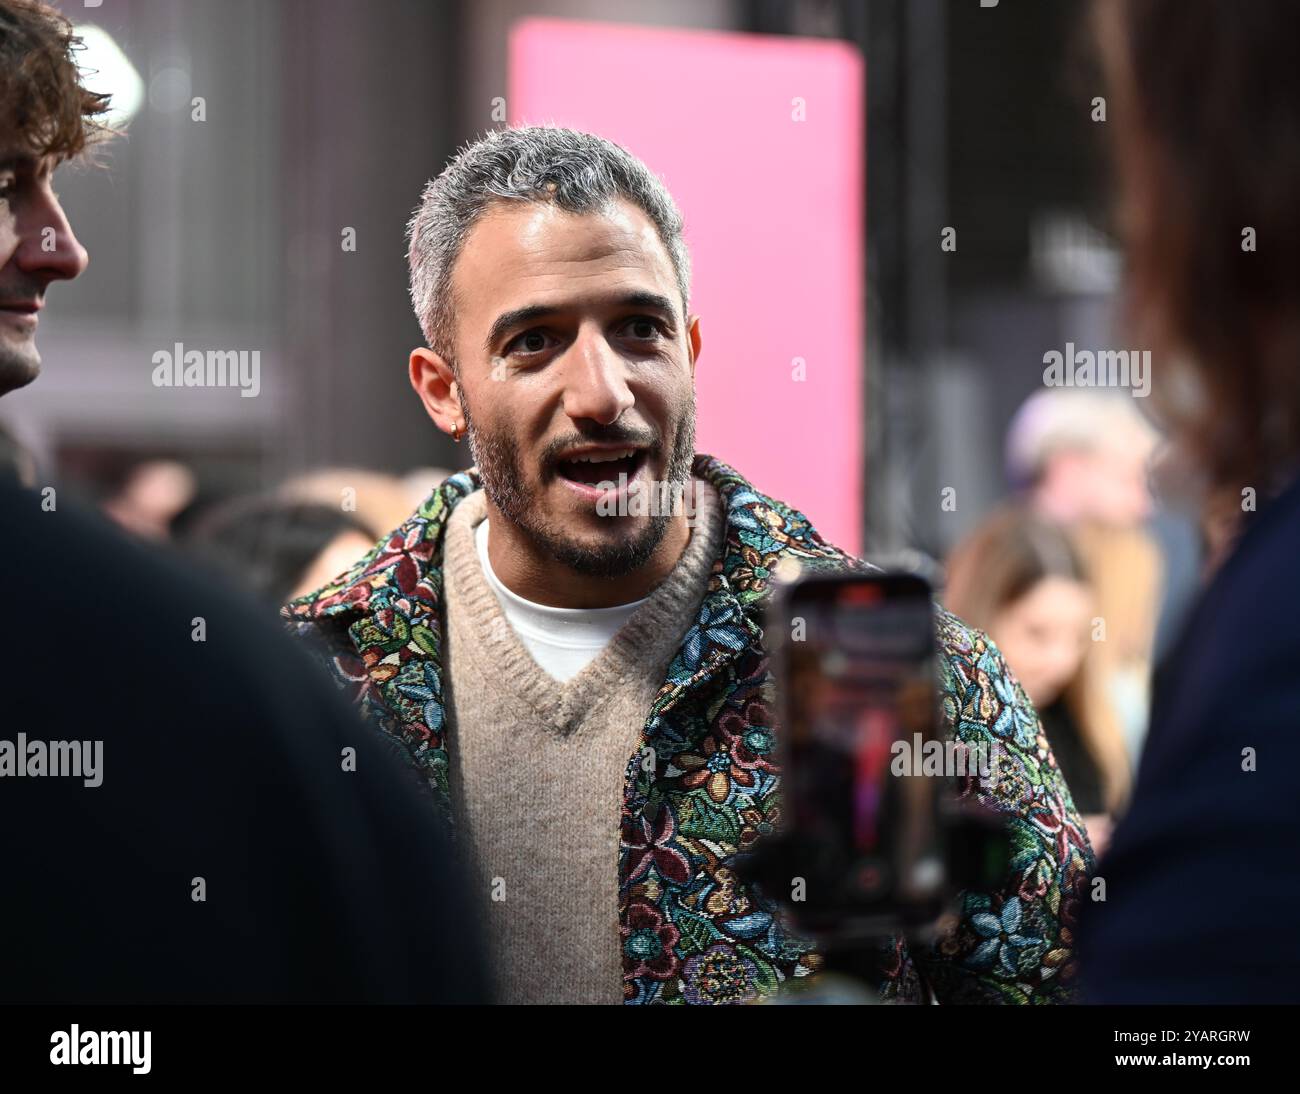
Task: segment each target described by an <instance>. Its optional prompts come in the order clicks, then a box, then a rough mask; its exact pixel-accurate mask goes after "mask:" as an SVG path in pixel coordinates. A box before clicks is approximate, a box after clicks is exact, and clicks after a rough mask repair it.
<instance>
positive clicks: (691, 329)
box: [686, 315, 704, 380]
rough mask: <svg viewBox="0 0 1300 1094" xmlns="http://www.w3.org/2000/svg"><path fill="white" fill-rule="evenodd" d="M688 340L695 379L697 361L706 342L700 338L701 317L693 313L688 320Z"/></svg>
mask: <svg viewBox="0 0 1300 1094" xmlns="http://www.w3.org/2000/svg"><path fill="white" fill-rule="evenodd" d="M686 340H687V342H688V343H689V345H690V347H691V379H692V380H694V379H695V362H696V361H698V360H699V359H700V349H701V347H702V346H703V345H704V343H703V342H702V341H701V340H700V317H699V316H698V315H692V316H691V317H690V319H688V320H687V326H686Z"/></svg>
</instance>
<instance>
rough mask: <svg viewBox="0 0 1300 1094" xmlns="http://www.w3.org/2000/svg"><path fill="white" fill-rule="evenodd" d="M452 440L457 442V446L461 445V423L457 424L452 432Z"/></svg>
mask: <svg viewBox="0 0 1300 1094" xmlns="http://www.w3.org/2000/svg"><path fill="white" fill-rule="evenodd" d="M451 439H452V440H453V441H455V442H456V443H457V444H460V423H459V422H457V423H456V425H455V427H454V428H453V429H452V431H451Z"/></svg>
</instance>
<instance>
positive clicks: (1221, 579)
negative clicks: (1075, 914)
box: [1081, 480, 1300, 1003]
mask: <svg viewBox="0 0 1300 1094" xmlns="http://www.w3.org/2000/svg"><path fill="white" fill-rule="evenodd" d="M1298 560H1300V480H1297V481H1296V482H1295V483H1293V484H1292V485H1291V486H1290V487H1289V488H1288V489H1287V490H1286V491H1285V492H1284V493H1283V494H1282V495H1280V496H1279V497H1278V498H1277V499H1276V500H1275V501H1273V502H1272V503H1271V504H1270V505H1268V506H1267V507H1265V508H1264V509H1262V510H1261V511H1260V512H1259V513H1258V514H1256V515H1255V519H1254V520H1253V522H1252V523H1251V525H1250V526H1249V527H1248V528H1247V529H1246V530H1245V532H1244V533H1243V535H1242V538H1241V540H1240V542H1239V543H1238V545H1237V548H1236V550H1235V551H1234V552H1233V554H1232V555H1231V557H1229V558H1228V559H1227V561H1226V562H1225V563H1224V564H1223V566H1222V568H1221V569H1220V571H1219V572H1218V574H1217V575H1216V576H1215V578H1214V579H1213V581H1212V582H1211V584H1210V586H1209V588H1207V589H1206V591H1205V593H1204V595H1203V596H1202V597H1201V599H1200V601H1199V603H1198V604H1197V606H1196V608H1195V609H1194V610H1193V612H1192V615H1191V616H1190V618H1189V620H1188V623H1187V626H1186V628H1185V630H1184V631H1183V634H1182V638H1181V639H1180V640H1179V642H1178V644H1177V645H1176V646H1175V647H1174V649H1173V651H1172V652H1171V654H1170V657H1169V659H1168V661H1167V662H1166V663H1165V667H1164V669H1163V670H1162V672H1161V673H1160V675H1159V677H1158V678H1157V681H1156V687H1155V694H1154V700H1153V707H1152V715H1151V729H1150V732H1149V734H1148V737H1147V740H1146V744H1145V747H1144V750H1143V754H1142V759H1141V763H1140V765H1139V769H1138V777H1137V782H1136V785H1135V787H1134V792H1133V800H1132V806H1131V808H1130V809H1129V812H1128V814H1127V815H1126V816H1125V817H1124V819H1123V820H1122V821H1121V822H1120V824H1119V825H1118V827H1117V828H1116V831H1115V835H1114V838H1113V840H1112V843H1111V846H1110V848H1109V850H1108V851H1107V852H1106V855H1105V856H1104V858H1103V860H1102V862H1101V865H1100V868H1099V874H1100V877H1099V881H1102V882H1104V897H1105V899H1104V900H1097V899H1095V898H1094V899H1093V900H1090V901H1089V902H1087V904H1086V907H1085V912H1084V917H1083V923H1082V942H1081V967H1082V969H1083V974H1084V980H1085V983H1084V989H1085V997H1086V999H1087V1000H1089V1001H1095V1002H1116V1003H1120V1002H1122V1003H1227V1002H1242V1003H1244V1002H1268V1003H1281V1002H1289V1003H1295V1002H1300V932H1297V930H1296V926H1297V916H1298V915H1300V912H1298V911H1297V909H1300V786H1298V784H1297V772H1300V627H1297V625H1296V621H1297V619H1300V567H1298V565H1297V561H1298ZM1099 892H1100V890H1099Z"/></svg>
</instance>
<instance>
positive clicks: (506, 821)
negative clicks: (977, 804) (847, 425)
mask: <svg viewBox="0 0 1300 1094" xmlns="http://www.w3.org/2000/svg"><path fill="white" fill-rule="evenodd" d="M409 242H410V250H409V258H410V266H411V296H412V302H413V304H414V306H415V310H416V314H417V316H418V318H419V320H420V324H421V327H422V329H423V332H424V336H425V340H426V343H427V344H426V345H425V346H422V347H420V348H417V349H415V350H414V351H413V352H412V354H411V356H410V379H411V385H412V387H413V388H414V389H415V392H416V394H417V396H418V397H419V398H420V400H421V402H422V404H423V405H424V408H425V410H426V411H427V412H428V414H429V417H430V418H431V419H432V420H433V421H434V423H435V424H436V425H437V426H438V428H440V429H442V430H443V431H445V432H447V433H450V434H451V435H452V436H453V437H455V438H456V439H457V440H459V439H460V437H461V435H462V433H463V434H465V435H467V436H468V437H469V446H470V453H471V455H472V457H473V460H474V464H475V466H474V467H472V468H470V469H469V470H468V471H464V472H461V473H459V474H456V475H453V476H452V477H451V478H449V479H448V480H447V481H446V482H444V483H443V484H442V485H441V486H440V487H438V488H437V489H436V490H435V491H434V492H433V494H432V495H431V496H430V497H429V498H428V499H427V500H426V501H425V502H424V503H423V504H422V505H421V506H420V508H419V509H417V511H416V512H415V513H414V514H413V515H412V517H411V518H410V519H409V520H408V521H406V522H405V523H404V524H403V525H402V526H401V527H399V528H397V529H396V530H395V531H394V532H393V533H392V534H391V535H389V536H387V537H385V539H384V540H382V541H381V542H380V543H378V544H376V546H375V547H374V548H373V549H372V550H371V551H370V553H369V554H367V555H366V556H365V557H364V558H362V559H361V560H359V561H358V562H357V563H356V565H354V566H353V567H352V568H351V569H350V570H349V571H348V572H346V573H345V574H343V575H341V576H340V577H339V578H338V579H336V580H335V581H333V582H331V583H330V584H329V585H328V586H326V587H324V588H322V589H320V590H318V591H317V592H315V593H312V594H310V595H308V596H306V597H302V598H300V599H298V600H296V601H294V602H293V603H292V604H290V605H288V606H287V607H286V609H285V614H286V615H287V616H288V617H289V618H291V619H293V620H295V621H296V623H295V630H297V631H298V632H299V633H301V634H302V635H304V636H311V637H313V638H315V639H317V640H320V641H323V642H324V643H325V646H326V649H327V650H328V651H329V654H330V656H329V660H330V662H331V664H332V666H333V669H334V671H335V674H336V678H337V679H338V680H339V682H340V684H341V685H342V686H344V687H346V688H347V689H348V690H349V692H350V694H351V695H352V696H353V698H354V699H355V701H356V702H357V703H358V704H360V706H361V707H362V708H363V709H364V710H365V711H366V712H367V713H368V714H369V715H370V716H371V717H372V719H373V720H374V721H375V723H376V724H377V725H378V727H379V728H380V729H381V730H382V732H383V733H384V734H385V735H386V737H387V739H389V740H390V741H391V742H392V743H393V745H394V747H395V748H396V749H399V750H400V751H402V752H403V753H404V754H405V755H406V757H407V758H408V760H409V761H410V763H411V764H412V765H413V766H414V767H415V768H416V769H417V770H418V771H419V772H420V773H421V774H422V775H423V777H424V780H425V783H426V785H427V787H428V788H429V791H430V794H431V797H432V804H433V806H434V807H435V808H437V809H439V810H440V811H441V812H442V813H443V814H444V815H445V816H446V817H448V818H449V819H450V820H451V821H452V822H454V824H455V825H456V827H457V829H458V830H459V831H460V832H461V838H462V845H463V846H465V847H466V848H467V849H468V851H469V852H470V854H469V857H470V858H471V859H472V862H473V865H474V870H475V873H476V880H477V892H476V894H475V895H476V898H477V899H478V900H480V901H481V905H482V909H483V915H484V917H485V919H486V922H487V927H488V931H489V937H490V938H491V941H492V949H493V961H494V972H495V978H496V985H497V990H498V995H499V997H500V998H501V999H502V1000H504V1001H508V1002H575V1003H587V1002H590V1003H596V1002H600V1003H616V1002H627V1003H669V1002H685V1003H735V1002H748V1001H751V1000H756V999H761V998H763V997H767V996H771V995H772V994H774V993H775V992H777V991H778V990H779V989H780V988H781V986H782V985H783V984H785V983H787V982H790V981H793V980H795V979H797V978H801V977H805V976H807V975H808V974H810V973H812V972H813V971H814V970H815V969H816V968H817V967H818V965H819V963H820V960H821V958H820V955H818V954H817V953H816V952H815V951H814V948H813V946H812V945H811V944H810V943H809V942H808V941H807V940H804V939H801V938H797V937H795V936H793V935H792V934H791V933H790V932H789V931H788V930H787V928H786V926H785V925H784V924H783V923H782V921H781V919H780V917H779V916H777V915H775V914H774V910H773V909H772V908H771V907H770V906H769V905H767V904H766V903H765V902H764V900H763V899H762V898H761V897H760V896H759V895H758V894H757V893H756V892H755V891H752V890H751V889H750V887H749V886H747V885H746V884H745V883H744V882H743V881H742V880H741V879H740V877H738V875H737V871H736V861H737V856H738V855H739V854H740V853H741V851H742V849H743V850H748V849H750V848H751V847H752V846H753V845H754V843H755V841H757V840H759V839H761V838H763V837H764V836H765V834H766V833H768V832H770V831H771V830H772V828H773V827H774V826H775V825H776V824H777V822H778V821H779V813H780V772H779V770H778V768H777V765H776V763H775V762H774V760H775V752H774V750H775V747H776V743H777V734H778V732H779V726H778V725H777V724H776V721H775V717H774V712H773V688H774V680H773V676H772V673H771V671H770V670H769V661H768V654H767V649H766V646H765V643H764V639H763V631H762V617H763V608H764V604H765V602H766V600H767V597H768V592H769V582H770V579H771V575H772V573H773V571H774V570H775V569H776V567H777V566H778V565H779V564H782V563H783V562H785V561H786V560H790V561H794V562H798V563H802V564H804V565H808V566H811V567H831V568H853V567H856V566H859V565H861V564H860V563H859V562H858V560H856V559H854V558H853V557H852V556H850V555H848V554H846V553H845V552H843V551H841V550H839V549H838V548H836V547H834V546H832V545H831V544H828V543H827V542H825V541H824V540H823V539H822V537H821V536H820V535H819V534H818V533H817V531H816V530H815V529H814V528H813V526H812V524H811V523H810V522H809V520H808V519H807V518H806V517H805V516H804V515H803V514H802V513H800V512H799V511H798V510H796V509H793V508H791V507H790V506H787V505H786V504H784V503H783V502H780V501H777V500H775V499H773V498H770V497H766V496H764V495H763V494H761V493H760V492H759V491H758V490H756V489H755V488H754V487H753V486H752V485H750V484H749V483H748V482H747V481H746V480H745V479H744V478H743V477H742V476H741V475H740V474H739V473H738V472H737V471H735V470H734V469H732V468H730V467H728V466H727V465H726V464H724V463H723V462H721V461H720V460H718V459H716V458H715V457H713V456H709V455H705V454H703V453H696V452H695V444H694V441H695V391H694V375H695V369H696V365H697V363H698V361H699V358H700V352H701V347H702V339H701V331H700V319H699V316H697V315H692V314H691V313H690V311H689V303H690V262H689V257H688V254H687V250H686V247H685V244H684V242H683V240H682V218H681V215H680V213H679V212H678V210H677V207H676V205H675V204H674V202H673V200H672V198H671V196H670V195H669V194H668V192H667V191H666V189H665V188H664V187H663V185H662V183H661V182H660V181H659V180H658V179H657V178H656V177H655V176H654V175H653V174H652V173H651V172H650V171H649V170H648V169H647V167H646V166H645V165H644V164H643V163H641V162H640V161H639V160H637V159H636V158H635V157H633V156H632V155H630V154H629V153H628V152H627V151H626V150H624V149H623V148H620V147H619V146H617V145H615V144H613V143H611V142H610V141H608V140H604V139H602V138H600V137H597V136H594V135H592V134H588V133H581V132H576V131H573V130H569V129H562V128H555V127H529V128H518V129H507V130H503V131H499V132H492V133H488V134H487V135H486V136H484V137H483V138H482V139H480V140H478V141H475V142H473V143H471V144H469V145H467V146H466V147H465V148H463V149H462V150H461V151H460V152H459V153H458V154H457V156H456V157H455V158H454V159H453V160H452V162H451V163H450V164H449V165H448V166H447V168H446V169H445V170H444V171H443V172H442V174H441V175H440V176H439V177H438V178H436V179H434V180H433V181H432V182H430V183H429V185H428V187H427V188H426V190H425V192H424V195H423V199H422V201H421V204H420V206H419V208H418V210H417V211H416V213H415V215H414V217H413V218H412V220H411V223H410V229H409ZM742 382H746V380H745V379H744V378H743V377H739V376H738V378H737V383H742ZM765 425H766V423H758V422H756V423H755V428H764V427H765ZM663 487H668V488H669V489H668V490H667V491H664V490H662V489H661V488H663ZM665 493H667V494H670V495H671V496H672V498H673V499H674V504H670V505H668V506H661V505H656V504H654V501H655V498H656V497H657V496H662V495H663V494H665ZM677 501H680V502H681V504H676V502H677ZM939 644H940V650H941V654H942V656H941V658H940V660H941V670H940V671H941V687H942V689H943V693H944V694H943V697H944V709H945V711H946V712H947V716H948V719H949V724H948V729H949V731H950V732H951V733H952V734H954V735H956V736H958V737H960V738H961V739H962V740H965V741H966V742H968V743H969V744H977V743H981V742H982V743H983V744H984V745H985V746H990V745H992V743H993V740H994V738H995V737H996V739H997V741H998V742H999V746H1000V747H1001V748H1002V749H1003V750H1004V751H1006V752H1008V753H1009V754H1010V756H1011V757H1012V763H1011V764H1010V765H1009V766H1008V775H1007V777H1005V778H1000V779H998V780H997V781H996V783H995V784H994V785H992V786H990V787H989V788H988V789H987V791H982V792H981V793H982V795H983V796H984V797H985V800H986V801H987V803H988V804H990V805H991V806H993V808H995V809H998V810H1000V811H1001V812H1002V813H1003V814H1004V815H1005V817H1006V820H1007V823H1008V825H1009V827H1010V828H1011V830H1012V838H1013V839H1014V840H1015V845H1016V848H1017V857H1016V860H1015V865H1014V874H1013V876H1011V877H1009V878H1008V879H1007V883H1006V885H1005V887H1004V888H1003V889H1002V890H1000V891H998V892H986V893H967V894H964V896H963V900H962V911H963V917H962V920H961V923H960V925H959V926H958V927H957V928H956V930H955V931H953V932H952V933H950V934H948V935H946V936H945V937H944V938H943V940H942V941H941V942H940V943H939V944H938V945H937V946H936V947H934V948H927V949H926V950H924V951H918V952H914V953H913V952H909V951H908V949H907V947H906V946H905V945H903V944H902V943H901V942H900V941H897V940H882V943H881V947H880V960H879V968H878V970H877V974H876V975H875V978H874V979H875V982H874V983H873V984H872V985H871V986H872V987H873V988H874V989H875V990H876V991H877V992H878V994H879V995H880V996H881V997H883V998H887V999H895V1000H916V1001H919V1000H921V999H923V998H925V997H926V995H925V987H926V986H927V985H928V987H929V988H930V989H932V990H933V992H934V994H935V995H937V997H938V998H939V1000H940V1001H942V1002H959V1001H999V1002H1002V1001H1013V1002H1029V1001H1044V1000H1054V999H1058V998H1063V997H1064V996H1065V995H1066V994H1067V993H1068V989H1066V987H1065V983H1066V982H1067V981H1068V978H1069V974H1070V943H1069V933H1068V932H1069V925H1070V922H1071V919H1072V917H1073V914H1074V907H1075V906H1076V904H1077V902H1078V900H1079V898H1080V894H1081V891H1082V887H1083V885H1084V881H1085V877H1086V874H1087V872H1088V870H1089V868H1090V866H1091V863H1092V856H1091V850H1090V848H1089V846H1088V843H1087V837H1086V835H1085V834H1084V831H1083V828H1082V825H1081V822H1080V820H1079V817H1078V815H1077V814H1076V812H1075V810H1074V808H1073V805H1072V804H1071V802H1070V798H1069V794H1068V791H1067V790H1066V789H1065V787H1064V785H1063V783H1062V782H1061V778H1060V774H1059V772H1058V771H1057V769H1056V766H1055V763H1054V761H1053V760H1052V759H1051V753H1050V750H1049V749H1048V748H1047V745H1046V742H1045V740H1044V739H1043V737H1042V733H1041V730H1040V727H1039V725H1038V720H1037V718H1036V716H1035V714H1034V712H1033V708H1032V707H1031V705H1030V703H1029V701H1028V699H1027V698H1026V697H1025V696H1024V694H1023V692H1022V691H1021V690H1020V688H1019V687H1018V685H1016V684H1015V683H1014V681H1013V680H1012V679H1011V678H1010V676H1009V675H1008V673H1007V669H1006V666H1005V664H1004V663H1003V661H1002V658H1001V656H1000V655H999V654H998V653H997V651H996V650H995V649H994V648H993V647H992V646H991V645H990V644H989V643H988V641H987V639H986V638H985V637H984V636H983V635H981V634H978V633H976V632H973V631H971V630H970V629H968V628H967V627H965V626H964V625H963V624H962V623H960V622H959V621H958V620H956V619H955V618H953V617H952V616H951V615H948V614H947V613H941V614H940V618H939ZM416 929H418V927H417V928H416Z"/></svg>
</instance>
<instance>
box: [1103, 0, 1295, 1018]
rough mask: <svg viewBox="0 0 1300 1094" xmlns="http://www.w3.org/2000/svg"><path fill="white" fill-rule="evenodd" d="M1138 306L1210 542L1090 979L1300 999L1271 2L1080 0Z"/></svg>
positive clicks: (1291, 94) (1286, 416)
mask: <svg viewBox="0 0 1300 1094" xmlns="http://www.w3.org/2000/svg"><path fill="white" fill-rule="evenodd" d="M1095 14H1096V20H1097V23H1096V25H1097V30H1098V34H1099V39H1100V44H1101V51H1102V57H1103V60H1104V63H1105V68H1106V76H1107V80H1108V84H1109V92H1108V94H1109V96H1110V102H1111V109H1110V121H1109V122H1108V123H1107V124H1108V126H1109V127H1110V128H1111V130H1112V135H1113V140H1114V142H1115V145H1114V147H1115V152H1116V159H1117V166H1118V177H1119V182H1120V202H1119V208H1118V213H1119V218H1118V219H1119V226H1120V229H1121V233H1122V235H1123V238H1124V241H1125V245H1126V249H1127V256H1128V269H1129V285H1128V297H1127V303H1128V305H1129V307H1130V309H1131V322H1132V323H1133V326H1134V329H1135V330H1136V331H1137V332H1138V334H1139V336H1140V337H1141V338H1142V339H1143V341H1142V344H1143V345H1149V346H1151V347H1152V353H1153V362H1154V367H1153V378H1154V379H1153V388H1152V401H1153V402H1154V403H1155V404H1156V406H1157V408H1158V409H1159V410H1160V411H1161V412H1162V414H1163V416H1164V424H1165V426H1166V427H1167V429H1168V431H1169V433H1170V435H1171V437H1172V439H1173V441H1174V443H1175V444H1177V445H1178V446H1179V447H1180V448H1181V449H1182V450H1183V451H1184V452H1185V453H1186V455H1187V456H1188V457H1189V464H1190V465H1191V466H1194V467H1195V468H1196V469H1197V474H1198V480H1197V483H1196V484H1195V485H1197V486H1198V488H1199V490H1200V493H1201V495H1202V497H1203V499H1204V502H1205V504H1206V505H1207V507H1209V508H1211V509H1213V510H1215V511H1216V513H1217V514H1218V516H1217V518H1216V519H1221V518H1222V513H1223V509H1222V499H1223V498H1224V497H1232V496H1235V497H1236V498H1237V499H1239V504H1238V511H1237V513H1236V517H1235V521H1234V523H1235V525H1236V530H1235V534H1234V535H1232V536H1231V537H1228V538H1225V541H1224V546H1225V548H1226V550H1225V556H1226V557H1225V558H1224V560H1223V561H1222V563H1221V564H1220V565H1219V567H1218V569H1217V571H1216V573H1215V574H1214V577H1213V579H1212V580H1211V582H1210V584H1209V586H1208V588H1206V589H1205V590H1204V592H1203V593H1202V595H1201V597H1200V599H1199V602H1198V603H1197V605H1196V606H1195V608H1194V609H1193V611H1192V614H1191V616H1190V618H1189V621H1188V624H1187V626H1186V628H1185V629H1184V630H1183V632H1182V635H1181V637H1180V639H1179V641H1178V643H1177V645H1176V646H1175V648H1174V651H1173V654H1172V655H1171V657H1170V658H1169V660H1168V662H1167V664H1166V666H1165V668H1164V670H1163V671H1162V672H1161V673H1160V674H1159V675H1158V677H1157V679H1156V687H1155V701H1154V705H1153V711H1152V720H1151V730H1150V733H1149V735H1148V738H1147V742H1146V747H1145V750H1144V752H1143V756H1142V762H1141V766H1140V768H1139V771H1138V778H1137V784H1136V787H1135V790H1134V794H1133V800H1132V805H1131V807H1130V810H1129V812H1128V813H1127V815H1126V816H1125V817H1124V819H1123V820H1122V821H1121V822H1120V824H1119V825H1118V826H1117V828H1116V830H1115V834H1114V837H1113V839H1112V842H1111V847H1110V851H1109V853H1108V856H1107V859H1106V862H1105V869H1104V873H1103V876H1104V881H1105V894H1104V895H1105V900H1104V901H1103V900H1097V901H1095V902H1091V903H1089V904H1088V905H1087V906H1085V909H1084V918H1083V924H1082V935H1081V943H1080V945H1081V967H1082V969H1083V975H1084V977H1085V978H1086V983H1085V988H1086V991H1085V997H1086V998H1087V999H1089V1000H1091V1001H1098V1002H1125V1003H1127V1002H1143V1003H1210V1002H1217V1003H1245V1002H1273V1003H1278V1002H1292V1003H1294V1002H1297V1001H1300V934H1297V932H1296V931H1295V929H1294V918H1295V909H1296V908H1297V907H1300V869H1297V862H1298V859H1297V850H1296V849H1297V847H1300V794H1297V793H1296V771H1297V770H1300V732H1297V726H1300V627H1297V626H1296V620H1297V618H1300V571H1298V570H1297V567H1296V557H1297V544H1300V262H1297V255H1300V201H1297V200H1296V195H1297V194H1300V33H1298V32H1297V24H1296V11H1295V6H1294V4H1292V3H1288V2H1279V0H1258V2H1255V3H1251V4H1233V3H1227V2H1219V0H1124V2H1115V0H1106V2H1104V3H1101V4H1098V5H1097V7H1096V9H1095Z"/></svg>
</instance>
